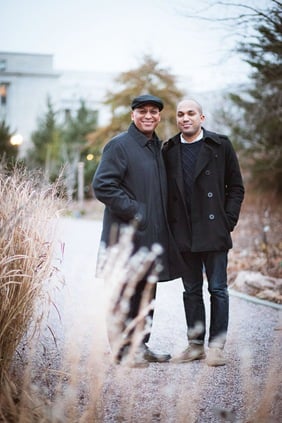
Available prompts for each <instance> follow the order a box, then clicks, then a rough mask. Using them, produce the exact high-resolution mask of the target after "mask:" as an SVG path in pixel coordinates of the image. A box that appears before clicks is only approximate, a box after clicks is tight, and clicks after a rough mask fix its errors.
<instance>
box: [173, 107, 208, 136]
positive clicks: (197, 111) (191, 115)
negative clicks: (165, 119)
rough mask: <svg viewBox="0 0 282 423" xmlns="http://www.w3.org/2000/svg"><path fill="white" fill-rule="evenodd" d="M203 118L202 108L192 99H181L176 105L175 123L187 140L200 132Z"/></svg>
mask: <svg viewBox="0 0 282 423" xmlns="http://www.w3.org/2000/svg"><path fill="white" fill-rule="evenodd" d="M204 120H205V116H204V115H203V112H202V108H201V106H200V104H198V103H197V102H196V101H194V100H183V101H181V102H180V103H179V104H178V106H177V111H176V123H177V127H178V129H179V130H180V131H181V132H182V135H183V138H184V139H185V140H186V141H187V142H192V141H194V140H195V139H196V138H197V136H198V135H199V134H200V132H201V128H202V123H203V122H204Z"/></svg>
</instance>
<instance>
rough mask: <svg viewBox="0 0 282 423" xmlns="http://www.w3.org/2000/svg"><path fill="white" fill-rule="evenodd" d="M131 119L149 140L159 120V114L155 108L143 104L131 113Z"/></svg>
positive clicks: (151, 105)
mask: <svg viewBox="0 0 282 423" xmlns="http://www.w3.org/2000/svg"><path fill="white" fill-rule="evenodd" d="M131 118H132V120H133V122H134V123H135V125H136V126H137V128H138V129H139V131H141V132H143V134H145V135H146V136H147V137H149V138H150V137H151V136H152V135H153V132H154V130H155V129H156V127H157V126H158V124H159V122H160V120H161V114H160V110H159V108H158V107H157V106H154V105H153V104H144V105H142V106H140V107H136V109H134V110H133V111H132V112H131Z"/></svg>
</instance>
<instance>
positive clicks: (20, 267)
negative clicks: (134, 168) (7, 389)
mask: <svg viewBox="0 0 282 423" xmlns="http://www.w3.org/2000/svg"><path fill="white" fill-rule="evenodd" d="M59 205H60V200H59V198H58V190H57V187H56V186H55V185H50V184H48V183H47V182H46V181H45V182H44V180H43V178H42V176H41V175H40V174H39V173H33V174H32V175H31V174H29V173H28V172H27V171H26V170H25V169H21V168H19V167H16V168H15V169H13V171H10V172H8V171H6V170H4V169H0V234H1V236H0V386H2V384H3V383H4V381H5V379H6V377H7V372H8V369H9V365H10V363H11V360H12V358H13V355H14V353H15V351H16V348H17V346H18V344H19V342H20V340H21V339H22V337H23V335H24V334H25V333H26V332H27V329H28V328H29V327H30V325H31V324H32V327H33V329H34V330H36V326H37V323H38V322H39V320H40V318H39V317H38V313H37V318H36V319H37V320H36V321H34V320H33V317H34V312H35V309H37V311H38V309H39V308H40V310H41V306H42V304H43V302H46V301H48V300H49V297H48V289H47V290H46V289H45V287H46V283H48V280H49V279H50V277H51V276H52V273H53V271H54V266H53V265H52V259H53V244H54V243H53V239H54V237H53V234H54V229H55V225H54V223H55V221H56V219H55V217H56V215H57V212H58V210H59ZM43 309H44V308H43V307H42V311H43ZM40 315H41V314H40Z"/></svg>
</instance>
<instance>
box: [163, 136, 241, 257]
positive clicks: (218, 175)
mask: <svg viewBox="0 0 282 423" xmlns="http://www.w3.org/2000/svg"><path fill="white" fill-rule="evenodd" d="M203 131H204V139H203V145H202V148H201V150H200V153H199V156H198V159H197V163H196V168H195V175H194V183H193V191H192V199H191V214H189V213H188V210H187V207H186V201H185V190H184V181H183V173H182V162H181V142H180V133H179V134H177V135H176V136H174V137H173V138H171V139H169V140H168V141H167V142H166V143H165V144H164V146H163V156H164V161H165V166H166V171H167V179H168V219H169V225H170V228H171V231H172V234H173V236H174V238H175V241H176V244H177V246H178V248H179V250H180V251H181V252H185V251H192V252H206V251H226V250H228V249H230V248H232V239H231V234H230V233H231V232H232V231H233V229H234V227H235V225H236V223H237V221H238V218H239V213H240V208H241V203H242V201H243V198H244V186H243V181H242V176H241V171H240V167H239V163H238V159H237V156H236V153H235V151H234V149H233V147H232V144H231V142H230V140H229V139H228V138H227V137H226V136H224V135H220V134H217V133H215V132H211V131H206V130H205V129H203Z"/></svg>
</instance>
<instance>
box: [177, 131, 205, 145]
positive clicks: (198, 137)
mask: <svg viewBox="0 0 282 423" xmlns="http://www.w3.org/2000/svg"><path fill="white" fill-rule="evenodd" d="M203 135H204V131H203V130H202V129H201V132H200V133H199V135H198V136H197V138H196V139H194V140H193V141H191V142H188V141H186V140H185V138H184V137H183V135H182V134H180V141H181V142H182V143H183V144H187V143H188V144H193V143H194V142H197V141H200V140H201V139H202V138H203Z"/></svg>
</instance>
